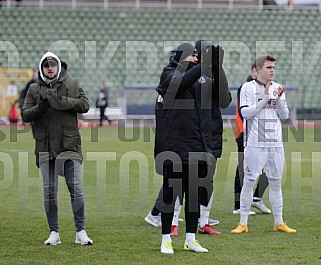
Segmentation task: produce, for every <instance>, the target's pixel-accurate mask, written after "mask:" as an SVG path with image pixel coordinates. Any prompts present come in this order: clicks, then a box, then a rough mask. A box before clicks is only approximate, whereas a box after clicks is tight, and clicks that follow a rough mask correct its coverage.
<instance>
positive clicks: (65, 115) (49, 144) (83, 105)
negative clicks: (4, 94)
mask: <svg viewBox="0 0 321 265" xmlns="http://www.w3.org/2000/svg"><path fill="white" fill-rule="evenodd" d="M48 56H52V57H54V58H55V59H56V60H57V61H58V75H57V79H56V80H55V82H50V80H45V79H46V78H45V76H44V74H43V69H42V63H43V60H44V59H45V58H46V57H48ZM67 68H68V66H67V64H66V63H64V62H61V61H60V59H59V58H58V57H57V56H56V55H55V54H53V53H50V52H48V53H46V54H45V55H44V56H43V57H42V58H41V60H40V63H39V80H38V82H37V83H35V84H32V85H31V86H30V88H29V90H28V93H27V96H26V99H25V102H24V105H23V107H22V110H21V116H22V119H23V121H24V122H33V125H32V126H33V129H34V137H35V140H36V146H35V155H36V157H37V165H38V166H39V162H41V161H39V153H40V152H48V153H49V159H54V158H57V157H58V156H59V155H60V156H62V155H63V154H66V155H68V156H70V154H71V152H72V155H74V156H75V158H79V159H82V150H81V138H80V133H79V129H78V120H77V113H86V112H87V111H88V110H89V102H88V98H87V97H86V95H85V93H84V91H83V89H82V88H80V87H79V84H78V81H77V80H76V79H74V78H73V77H72V76H71V75H70V74H69V73H68V71H67ZM45 99H47V100H48V101H49V104H50V106H49V108H48V109H47V110H46V111H44V112H43V111H41V109H40V108H39V103H40V102H41V101H43V100H45Z"/></svg>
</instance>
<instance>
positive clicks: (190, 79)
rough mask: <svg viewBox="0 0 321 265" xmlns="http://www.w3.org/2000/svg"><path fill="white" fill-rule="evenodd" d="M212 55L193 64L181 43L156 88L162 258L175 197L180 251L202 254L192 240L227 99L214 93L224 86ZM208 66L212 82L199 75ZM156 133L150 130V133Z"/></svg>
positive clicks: (206, 196) (205, 196) (217, 148)
mask: <svg viewBox="0 0 321 265" xmlns="http://www.w3.org/2000/svg"><path fill="white" fill-rule="evenodd" d="M212 52H213V54H214V52H217V51H212V50H211V49H207V50H205V51H204V53H205V55H204V56H203V59H202V61H201V63H200V64H197V65H196V63H197V60H198V59H193V58H195V57H196V58H197V54H196V50H194V47H193V46H192V45H190V44H188V43H183V44H181V45H180V46H179V47H178V48H177V51H176V54H175V56H172V57H171V58H170V62H169V64H168V65H167V66H166V67H165V68H164V70H163V73H162V75H161V77H160V83H159V86H158V88H157V92H158V93H159V95H161V96H162V98H163V110H162V118H161V120H162V122H161V124H162V128H160V129H161V131H162V132H161V134H162V135H161V136H162V137H161V138H162V141H160V143H161V145H162V147H161V148H160V149H161V152H160V153H159V154H158V155H157V156H156V165H159V164H162V162H163V168H162V169H163V198H164V205H163V206H162V207H161V208H162V209H160V210H161V219H162V235H163V236H162V244H161V252H162V253H165V254H172V253H174V251H173V248H172V244H171V239H170V232H171V222H172V218H173V211H174V202H175V200H176V197H177V196H179V198H180V200H182V196H183V194H185V219H186V241H185V244H184V249H185V250H192V251H195V252H208V250H207V249H205V248H203V247H201V246H200V244H199V242H198V241H196V240H195V233H196V229H197V223H198V217H199V204H202V205H207V204H208V201H209V198H210V196H211V194H212V190H213V183H212V181H213V175H214V170H215V164H216V157H219V156H220V155H221V144H222V143H221V139H222V120H221V114H220V111H219V108H220V107H224V103H225V102H227V103H226V106H225V107H227V106H228V104H229V102H230V100H231V98H230V94H228V95H223V94H222V93H220V90H219V87H220V82H224V80H222V79H223V78H221V75H220V73H222V71H220V70H221V69H222V60H218V59H219V58H215V59H217V60H213V58H214V57H213V58H212ZM213 67H215V68H217V69H216V70H217V71H216V72H217V75H218V76H217V78H215V77H214V79H213V78H209V77H207V76H205V75H204V74H203V73H205V72H207V71H211V70H210V69H212V68H213ZM223 72H224V71H223ZM224 77H225V74H224ZM225 81H226V77H225ZM226 83H227V81H226ZM226 97H228V99H227V100H226ZM223 102H224V103H223ZM218 128H221V131H220V130H218ZM158 130H159V128H158V127H156V134H157V132H158ZM156 144H157V142H156ZM219 144H220V145H219ZM155 148H156V146H155ZM160 149H158V150H160ZM160 161H161V163H160Z"/></svg>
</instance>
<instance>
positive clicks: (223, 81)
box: [145, 40, 232, 236]
mask: <svg viewBox="0 0 321 265" xmlns="http://www.w3.org/2000/svg"><path fill="white" fill-rule="evenodd" d="M205 49H208V50H210V49H212V51H211V52H212V62H211V64H210V67H208V68H205V69H203V70H205V71H203V72H204V74H205V75H206V76H207V77H208V78H212V79H213V82H215V83H214V84H215V89H216V90H217V91H218V93H217V92H216V95H219V96H218V98H217V99H218V101H219V104H218V105H217V104H216V105H213V106H212V112H213V122H214V124H213V135H215V143H214V148H213V150H215V151H214V153H215V159H217V158H219V157H220V156H221V153H222V142H223V139H222V134H223V122H222V115H221V111H220V109H219V108H227V107H228V106H229V104H230V102H231V101H232V98H231V93H230V91H229V89H228V82H227V78H226V75H225V72H224V69H223V68H222V62H223V56H224V50H223V49H222V48H220V47H214V46H213V42H212V41H208V40H199V41H197V42H196V44H195V50H196V51H195V52H197V55H198V63H201V61H202V51H203V52H205ZM215 52H216V53H215ZM209 56H210V54H209ZM162 112H163V98H162V96H161V95H159V96H158V97H157V100H156V105H155V118H156V127H157V130H156V132H155V149H154V155H155V157H156V156H157V155H158V154H159V153H160V152H162V151H163V137H162V136H163V133H164V132H163V131H164V127H165V126H164V125H163V124H162V123H163V122H164V121H163V118H162ZM162 166H163V165H162V164H161V163H156V172H157V173H158V174H162ZM212 201H213V195H212V196H211V199H210V201H209V203H208V204H207V205H200V218H199V232H200V233H202V234H209V235H221V233H220V232H218V231H216V230H215V229H213V228H212V227H211V226H212V225H216V224H218V223H219V221H218V220H213V219H211V218H209V214H210V210H211V206H212ZM162 203H163V188H161V190H160V191H159V194H158V197H157V199H156V201H155V204H154V207H153V209H152V210H151V211H150V212H149V213H148V215H147V216H146V217H145V221H146V222H148V223H150V224H151V225H153V226H161V220H160V219H161V217H160V210H159V209H160V208H161V205H162ZM180 210H181V205H180V202H179V200H177V201H176V203H175V209H174V218H173V221H172V227H171V236H178V217H179V214H180Z"/></svg>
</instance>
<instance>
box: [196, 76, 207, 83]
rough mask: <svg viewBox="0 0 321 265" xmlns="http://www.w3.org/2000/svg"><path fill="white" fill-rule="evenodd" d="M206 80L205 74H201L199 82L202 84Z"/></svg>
mask: <svg viewBox="0 0 321 265" xmlns="http://www.w3.org/2000/svg"><path fill="white" fill-rule="evenodd" d="M205 82H206V79H205V78H204V77H203V76H201V77H200V78H199V79H198V83H200V84H204V83H205Z"/></svg>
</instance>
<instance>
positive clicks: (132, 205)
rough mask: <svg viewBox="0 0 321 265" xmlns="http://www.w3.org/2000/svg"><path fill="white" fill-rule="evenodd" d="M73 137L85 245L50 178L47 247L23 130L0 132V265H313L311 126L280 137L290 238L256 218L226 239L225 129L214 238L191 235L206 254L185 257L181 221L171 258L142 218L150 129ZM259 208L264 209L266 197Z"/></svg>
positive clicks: (152, 183) (156, 180)
mask: <svg viewBox="0 0 321 265" xmlns="http://www.w3.org/2000/svg"><path fill="white" fill-rule="evenodd" d="M18 129H19V128H18ZM81 134H82V140H83V153H84V163H83V173H84V174H83V175H84V189H85V196H86V224H87V227H86V229H87V232H88V234H89V236H90V237H91V238H92V239H93V240H94V245H93V246H85V247H82V246H79V245H76V244H74V239H75V231H74V224H73V218H72V212H71V207H70V203H69V194H68V191H67V188H66V185H65V183H64V179H63V177H60V179H59V222H60V234H61V241H62V244H61V245H59V246H55V247H50V246H44V245H43V241H44V240H45V239H46V238H47V236H48V234H49V231H48V227H47V223H46V218H45V213H44V210H43V206H42V205H43V204H42V182H41V177H40V175H39V171H38V169H37V167H36V165H35V158H34V155H33V152H34V141H33V139H32V135H31V132H30V131H28V132H25V133H21V132H20V131H19V133H16V132H15V130H14V129H9V128H0V264H6V265H7V264H91V265H92V264H233V265H234V264H264V265H265V264H286V265H288V264H321V260H320V257H321V250H320V240H321V225H320V223H321V217H320V210H321V196H320V194H321V180H320V172H321V163H320V162H321V153H320V150H321V148H320V147H321V144H320V136H319V135H320V129H318V128H315V129H314V128H309V129H295V130H290V129H287V130H285V131H284V136H285V151H286V170H285V172H284V178H283V197H284V212H283V213H284V220H285V221H286V222H287V224H288V225H289V226H290V227H293V228H295V229H297V230H298V232H297V233H296V234H284V233H275V232H273V217H272V215H264V214H259V213H258V214H256V215H255V216H251V217H250V219H249V230H250V231H249V233H247V234H242V235H232V234H230V230H232V229H233V228H234V227H235V226H236V225H237V224H238V221H239V217H238V216H234V215H232V210H233V185H234V173H235V167H236V163H237V153H236V150H237V149H236V143H235V141H234V138H233V133H232V130H231V129H226V130H225V132H224V138H225V141H224V148H223V155H222V158H221V159H220V160H219V161H218V164H217V171H216V175H215V181H214V184H215V194H214V196H215V197H214V203H213V207H212V211H211V217H212V218H214V219H219V220H220V224H219V225H218V226H217V227H216V229H217V230H219V231H221V232H222V233H223V234H222V236H221V237H216V236H208V235H197V239H199V240H200V241H201V243H202V244H203V245H204V246H205V247H206V248H208V249H209V253H207V254H200V253H190V252H185V251H183V249H182V247H183V242H184V239H185V233H184V232H185V228H184V225H185V223H184V222H181V223H180V227H179V229H180V235H179V237H178V238H174V239H173V245H174V250H175V254H174V255H169V256H166V255H162V254H161V253H160V251H159V248H160V241H161V229H160V228H155V227H152V226H150V225H149V224H147V223H146V222H145V221H144V217H145V216H146V214H147V213H148V212H149V211H150V209H151V207H152V206H153V203H154V199H155V197H156V196H157V193H158V190H159V187H160V186H161V181H162V179H161V177H160V176H158V175H156V174H155V173H154V165H153V139H154V134H153V131H152V130H151V129H141V130H139V129H134V130H133V129H126V130H124V129H121V128H100V129H99V130H96V129H92V130H91V129H82V130H81ZM264 201H265V202H266V204H267V205H268V206H270V204H269V202H268V193H266V194H265V196H264ZM181 216H182V217H183V218H184V215H183V211H182V214H181Z"/></svg>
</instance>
